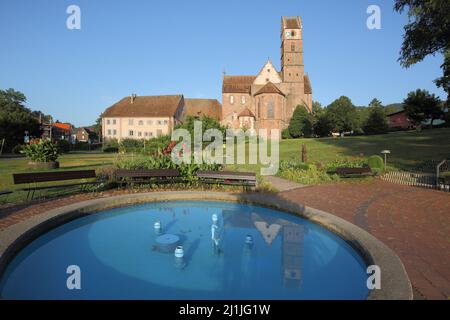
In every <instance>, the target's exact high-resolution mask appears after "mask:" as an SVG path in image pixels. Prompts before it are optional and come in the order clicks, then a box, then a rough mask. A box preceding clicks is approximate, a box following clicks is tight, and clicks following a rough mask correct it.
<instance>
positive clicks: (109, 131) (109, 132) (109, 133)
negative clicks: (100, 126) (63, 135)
mask: <svg viewBox="0 0 450 320" xmlns="http://www.w3.org/2000/svg"><path fill="white" fill-rule="evenodd" d="M110 135H111V129H108V136H110ZM83 139H84V135H83Z"/></svg>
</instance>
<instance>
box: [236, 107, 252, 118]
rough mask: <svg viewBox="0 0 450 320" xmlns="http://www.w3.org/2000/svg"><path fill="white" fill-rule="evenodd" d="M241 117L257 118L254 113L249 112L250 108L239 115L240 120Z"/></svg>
mask: <svg viewBox="0 0 450 320" xmlns="http://www.w3.org/2000/svg"><path fill="white" fill-rule="evenodd" d="M240 117H253V118H255V115H254V114H253V112H251V111H250V110H249V108H245V109H244V110H242V112H241V113H239V115H238V118H240Z"/></svg>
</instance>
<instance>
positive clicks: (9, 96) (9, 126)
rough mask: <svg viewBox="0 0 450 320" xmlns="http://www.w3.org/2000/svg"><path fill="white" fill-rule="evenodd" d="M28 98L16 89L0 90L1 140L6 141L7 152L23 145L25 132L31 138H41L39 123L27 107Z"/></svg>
mask: <svg viewBox="0 0 450 320" xmlns="http://www.w3.org/2000/svg"><path fill="white" fill-rule="evenodd" d="M26 100H27V99H26V97H25V95H24V94H23V93H21V92H19V91H15V90H14V89H8V90H0V140H2V139H5V150H7V151H9V150H11V149H12V148H13V147H14V146H16V145H17V144H21V143H23V138H24V135H25V131H28V133H29V135H30V136H39V135H40V129H39V121H38V118H36V117H35V115H33V113H32V111H31V110H30V109H28V108H26V107H25V105H24V104H25V102H26Z"/></svg>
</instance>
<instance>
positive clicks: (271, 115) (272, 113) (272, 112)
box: [267, 98, 275, 119]
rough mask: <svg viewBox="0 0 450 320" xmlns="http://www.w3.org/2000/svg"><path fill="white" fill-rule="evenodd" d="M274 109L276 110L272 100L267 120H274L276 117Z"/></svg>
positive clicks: (268, 104) (269, 103) (268, 108)
mask: <svg viewBox="0 0 450 320" xmlns="http://www.w3.org/2000/svg"><path fill="white" fill-rule="evenodd" d="M273 109H274V103H273V98H270V100H269V102H268V103H267V118H268V119H273V118H274V117H275V114H274V110H273Z"/></svg>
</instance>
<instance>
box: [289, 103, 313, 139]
mask: <svg viewBox="0 0 450 320" xmlns="http://www.w3.org/2000/svg"><path fill="white" fill-rule="evenodd" d="M308 116H309V113H308V111H307V110H306V107H305V106H301V105H298V106H297V108H295V110H294V113H293V114H292V118H291V121H290V122H289V127H288V129H289V133H290V135H291V137H292V138H300V137H301V136H302V135H303V134H304V130H305V119H306V118H307V117H308Z"/></svg>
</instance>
